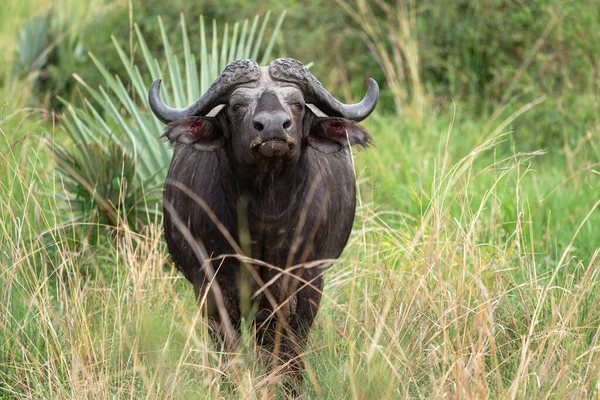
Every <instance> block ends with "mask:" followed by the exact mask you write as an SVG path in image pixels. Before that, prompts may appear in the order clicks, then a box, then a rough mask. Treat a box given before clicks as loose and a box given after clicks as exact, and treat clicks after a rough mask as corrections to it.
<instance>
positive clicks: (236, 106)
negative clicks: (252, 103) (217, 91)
mask: <svg viewBox="0 0 600 400" xmlns="http://www.w3.org/2000/svg"><path fill="white" fill-rule="evenodd" d="M241 106H242V105H241V104H234V105H233V106H231V109H232V110H233V111H237V110H239V109H240V107H241Z"/></svg>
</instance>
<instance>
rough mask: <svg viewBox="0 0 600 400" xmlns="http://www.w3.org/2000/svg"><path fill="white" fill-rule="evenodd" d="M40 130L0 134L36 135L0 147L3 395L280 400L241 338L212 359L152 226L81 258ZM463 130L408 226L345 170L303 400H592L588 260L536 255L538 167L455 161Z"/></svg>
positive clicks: (82, 247) (568, 252)
mask: <svg viewBox="0 0 600 400" xmlns="http://www.w3.org/2000/svg"><path fill="white" fill-rule="evenodd" d="M34 118H35V116H33V117H32V116H30V117H29V118H26V119H25V120H24V121H19V122H18V123H15V122H13V123H10V124H9V123H7V121H6V120H4V121H3V124H2V126H0V129H2V131H1V133H2V137H3V140H5V141H10V139H9V138H10V137H13V136H15V134H14V132H7V129H9V128H10V129H18V130H30V133H31V136H30V137H28V138H26V139H23V140H16V141H13V142H9V146H7V147H3V148H4V149H5V150H4V151H3V152H2V159H1V163H0V165H1V166H0V170H1V171H2V186H0V190H1V196H0V233H1V239H0V253H1V256H2V261H1V262H0V281H1V285H0V299H1V304H2V313H1V314H0V315H1V316H0V338H1V339H2V340H1V341H0V343H1V346H2V347H1V351H0V393H3V394H4V395H7V396H13V395H14V396H24V397H30V398H114V397H118V398H144V397H145V398H156V397H160V398H188V397H190V398H191V397H198V396H200V397H205V398H224V397H225V398H230V397H231V398H271V397H273V396H279V397H285V394H284V392H283V391H282V389H281V388H280V387H279V386H278V385H279V384H278V382H280V378H279V377H278V376H277V374H275V373H272V372H270V371H268V370H265V369H263V368H261V367H259V366H258V362H257V360H256V355H255V354H256V349H254V348H253V344H252V341H251V340H250V336H251V335H250V330H249V329H248V328H246V329H245V330H244V333H243V335H242V342H241V343H242V344H241V346H240V347H239V349H238V350H237V352H236V353H235V354H233V353H228V352H226V351H224V350H223V349H222V348H220V347H218V346H217V345H215V344H214V343H212V342H211V340H210V339H209V335H208V334H207V326H206V324H205V319H204V318H203V316H202V315H201V314H202V313H201V311H200V309H198V308H197V307H196V305H195V301H194V299H193V293H192V290H191V287H190V286H189V285H188V284H187V282H186V281H184V280H183V279H182V278H181V277H180V276H178V275H177V274H176V273H175V272H174V271H173V269H172V268H171V266H170V264H169V263H168V260H167V255H166V251H165V248H164V244H163V241H162V232H161V227H160V226H161V224H160V221H155V223H153V224H152V225H150V226H149V227H148V229H147V230H146V231H145V233H143V234H137V233H134V232H132V231H130V230H128V229H127V227H126V225H125V224H123V225H122V226H121V227H120V228H118V229H116V230H114V231H112V232H111V233H110V235H108V236H106V237H104V239H101V240H100V241H99V242H98V243H95V244H93V245H91V244H89V243H86V242H85V237H86V236H85V235H81V234H80V232H81V231H84V232H85V231H86V229H88V227H86V226H81V225H79V224H75V223H65V220H66V219H65V218H64V216H65V215H66V212H67V211H68V210H65V203H63V202H62V201H61V200H60V198H61V196H62V195H63V193H62V192H61V190H62V189H61V185H60V179H59V177H57V176H55V175H54V172H53V171H54V170H53V169H52V167H51V164H50V163H49V160H50V155H49V154H47V150H45V149H44V148H43V147H42V145H41V143H42V141H41V140H39V137H38V136H35V135H36V134H38V133H44V129H45V128H41V127H39V126H38V125H37V124H36V123H32V122H33V119H34ZM376 124H377V122H376V123H375V125H376ZM457 129H460V127H459V128H457V127H454V126H452V125H450V126H449V127H448V130H447V132H446V134H445V138H444V142H445V145H443V146H442V147H441V148H440V150H439V156H438V157H437V159H438V160H440V161H439V163H438V164H437V165H436V166H435V168H434V177H433V179H432V181H431V182H432V184H431V186H430V187H424V188H423V191H422V193H420V194H419V195H418V196H417V197H418V198H419V199H420V201H421V202H422V203H423V209H422V211H421V212H420V213H418V214H414V215H411V214H407V213H402V212H399V211H398V210H395V211H394V210H385V208H383V209H382V208H381V206H380V205H378V204H375V203H372V202H371V201H370V200H369V198H370V196H371V195H372V194H371V193H369V191H370V190H371V189H370V184H369V180H370V179H375V177H374V178H371V177H367V176H366V175H364V174H365V173H366V172H363V171H365V170H364V168H365V166H366V163H365V162H363V161H361V160H360V159H361V157H363V156H362V155H357V157H358V159H357V163H358V167H357V168H358V174H359V181H360V182H361V186H360V188H361V198H360V206H359V209H358V218H357V224H356V226H355V230H354V232H353V235H352V236H351V240H350V242H349V244H348V247H347V251H346V252H345V254H344V256H343V257H342V259H341V260H340V261H339V262H338V263H337V264H336V266H335V267H334V268H333V269H331V270H330V271H328V272H327V284H326V287H325V289H324V303H323V306H322V307H321V310H320V314H319V317H318V320H317V324H316V326H315V329H313V332H312V334H311V337H310V342H309V345H308V346H307V348H306V352H305V354H304V355H303V356H304V358H305V360H306V373H305V383H304V387H303V389H302V393H303V395H304V397H305V398H313V397H316V398H405V397H419V398H441V397H447V396H451V397H455V398H485V397H501V398H538V397H546V396H551V397H562V398H564V397H567V398H589V397H591V396H593V395H594V394H595V393H597V391H598V388H597V384H598V383H597V382H598V376H599V374H600V370H599V366H600V359H599V350H600V345H599V344H598V339H599V338H600V324H599V321H600V312H599V311H598V310H597V309H596V307H595V306H594V305H595V299H596V294H597V293H598V288H597V283H598V272H599V267H600V263H599V262H598V261H599V259H600V258H599V257H600V250H598V249H596V250H595V252H594V253H593V256H592V257H591V258H590V259H589V260H582V259H579V258H577V257H574V256H573V251H572V250H573V249H572V247H571V245H572V243H573V241H571V242H570V244H569V245H568V246H567V247H565V248H564V249H563V250H562V251H561V253H560V254H556V255H553V254H551V253H550V250H549V249H550V248H551V246H549V245H548V247H547V248H540V247H539V246H540V245H539V243H537V242H536V241H534V240H533V238H532V231H533V230H536V229H545V227H544V226H537V225H534V222H533V220H532V219H531V218H530V217H529V216H530V215H531V214H530V210H531V208H532V207H533V206H535V204H532V203H531V201H530V200H529V199H528V198H527V196H525V195H524V194H523V193H524V192H525V191H526V188H525V187H524V185H526V184H527V183H526V182H527V176H528V175H529V174H531V173H533V172H532V168H531V163H532V160H534V159H535V158H536V157H540V156H541V153H537V152H536V153H517V154H514V155H513V156H510V157H506V158H504V159H500V158H498V159H493V158H489V157H487V158H486V154H487V155H489V154H493V153H494V151H495V150H496V149H497V148H498V146H499V143H501V142H502V141H503V140H504V139H505V136H503V135H498V136H496V137H493V138H490V139H488V140H487V141H483V143H482V144H481V145H477V146H475V147H474V148H472V149H471V150H470V151H465V152H463V153H462V154H463V156H462V157H457V155H456V154H453V152H452V151H451V147H452V146H451V145H452V142H453V141H455V140H458V139H457V132H456V130H457ZM378 135H379V136H380V141H382V142H383V143H386V142H390V143H391V142H393V140H395V139H394V138H393V136H394V135H395V132H384V131H383V132H378ZM389 147H390V146H387V147H386V146H384V148H383V149H382V150H381V151H384V152H385V151H390V150H389ZM372 151H377V150H372ZM407 151H410V152H414V153H416V149H407ZM489 160H493V161H492V162H489ZM482 181H483V183H484V187H483V188H482V187H481V185H480V184H481V182H482ZM506 196H516V198H515V199H514V200H515V203H514V204H515V205H516V208H517V209H516V210H515V212H516V215H517V216H518V218H517V220H516V221H514V229H512V230H510V231H509V233H507V231H506V230H505V229H504V228H503V224H504V223H503V222H502V217H501V212H502V208H501V203H502V200H503V199H504V198H506ZM597 207H598V203H596V204H595V205H594V206H593V208H591V209H589V210H588V215H587V216H585V217H583V218H581V219H580V221H578V224H579V226H580V227H582V226H584V225H585V222H586V221H587V219H588V218H589V217H590V215H592V214H593V213H594V212H596V209H597ZM78 232H79V233H78ZM578 234H579V229H577V230H575V231H574V232H573V234H572V236H573V238H575V237H576V235H578ZM82 238H83V239H82ZM551 240H552V238H551V237H548V242H550V241H551ZM554 256H556V258H555V259H554V263H553V264H552V265H550V264H549V263H550V260H551V259H552V258H553V257H554ZM546 263H548V265H546Z"/></svg>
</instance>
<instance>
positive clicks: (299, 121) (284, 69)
mask: <svg viewBox="0 0 600 400" xmlns="http://www.w3.org/2000/svg"><path fill="white" fill-rule="evenodd" d="M159 86H160V80H157V81H156V82H155V83H154V84H153V85H152V87H151V89H150V94H149V102H150V106H151V108H152V111H153V112H154V113H155V115H156V116H157V117H158V118H159V119H161V120H162V121H163V122H166V123H169V125H168V127H167V130H166V132H165V137H166V138H167V139H168V140H169V141H171V142H177V143H182V144H185V145H190V146H193V147H194V148H195V149H197V150H200V151H214V150H216V149H221V148H225V149H226V150H227V151H228V152H229V153H230V156H231V157H230V158H233V160H235V161H236V163H237V164H239V165H243V166H250V167H253V166H254V167H259V168H260V167H265V166H266V167H267V168H269V167H270V166H272V165H273V164H274V163H277V164H279V165H281V164H293V163H295V162H297V161H298V159H299V158H300V157H301V155H302V151H303V149H304V148H305V147H306V146H311V147H313V148H314V149H316V150H318V151H321V152H324V153H334V152H337V151H340V150H342V149H344V148H346V147H348V146H350V145H355V144H358V145H365V144H367V143H368V141H369V136H368V134H367V132H366V131H365V130H364V129H362V128H361V127H360V126H359V125H357V124H356V122H357V121H360V120H362V119H364V118H365V117H366V116H367V115H368V114H369V113H370V112H371V111H372V110H373V108H374V107H375V104H376V103H377V97H378V88H377V84H376V83H375V81H373V80H371V81H370V83H369V90H368V92H367V94H366V96H365V98H364V99H363V100H362V101H361V102H360V103H358V104H352V105H346V104H342V103H340V102H339V101H337V100H336V99H335V98H334V97H333V96H331V94H329V92H327V91H326V90H325V89H324V88H323V86H322V85H321V83H320V82H319V81H318V80H317V79H316V78H315V77H314V76H313V75H312V74H310V72H309V71H308V70H307V69H306V68H305V67H304V66H303V65H302V64H301V63H300V62H299V61H296V60H293V59H277V60H275V61H273V62H272V63H271V64H270V65H269V66H268V67H263V68H261V67H259V66H258V65H257V64H256V63H254V62H253V61H251V60H240V61H234V62H233V63H231V64H229V65H228V66H227V68H226V69H225V70H224V71H223V73H222V74H221V76H219V78H217V80H216V81H215V83H213V85H212V86H211V88H209V90H208V91H207V92H206V93H205V94H204V95H203V96H202V97H201V98H200V99H198V100H197V101H196V102H195V103H194V104H192V105H190V106H189V107H187V108H186V109H182V110H177V109H172V108H170V107H168V106H166V105H165V104H164V103H163V102H162V100H161V99H160V95H159ZM307 104H311V105H312V106H311V107H308V106H307Z"/></svg>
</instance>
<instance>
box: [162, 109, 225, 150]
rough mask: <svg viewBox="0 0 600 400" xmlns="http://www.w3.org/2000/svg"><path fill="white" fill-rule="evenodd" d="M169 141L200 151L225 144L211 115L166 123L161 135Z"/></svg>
mask: <svg viewBox="0 0 600 400" xmlns="http://www.w3.org/2000/svg"><path fill="white" fill-rule="evenodd" d="M162 137H163V138H165V139H167V140H168V141H169V142H171V143H181V144H185V145H188V146H192V147H193V148H194V149H196V150H200V151H214V150H217V149H220V148H221V147H223V145H224V144H225V138H224V137H223V134H222V132H221V128H220V126H219V124H218V122H217V120H216V118H212V117H192V118H187V119H182V120H180V121H175V122H171V123H170V124H169V125H167V129H166V130H165V133H164V134H163V135H162Z"/></svg>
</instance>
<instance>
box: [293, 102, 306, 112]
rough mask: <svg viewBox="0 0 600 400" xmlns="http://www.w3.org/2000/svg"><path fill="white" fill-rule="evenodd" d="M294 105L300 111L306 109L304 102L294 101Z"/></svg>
mask: <svg viewBox="0 0 600 400" xmlns="http://www.w3.org/2000/svg"><path fill="white" fill-rule="evenodd" d="M294 107H296V108H297V109H298V111H302V110H304V104H302V103H294Z"/></svg>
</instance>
